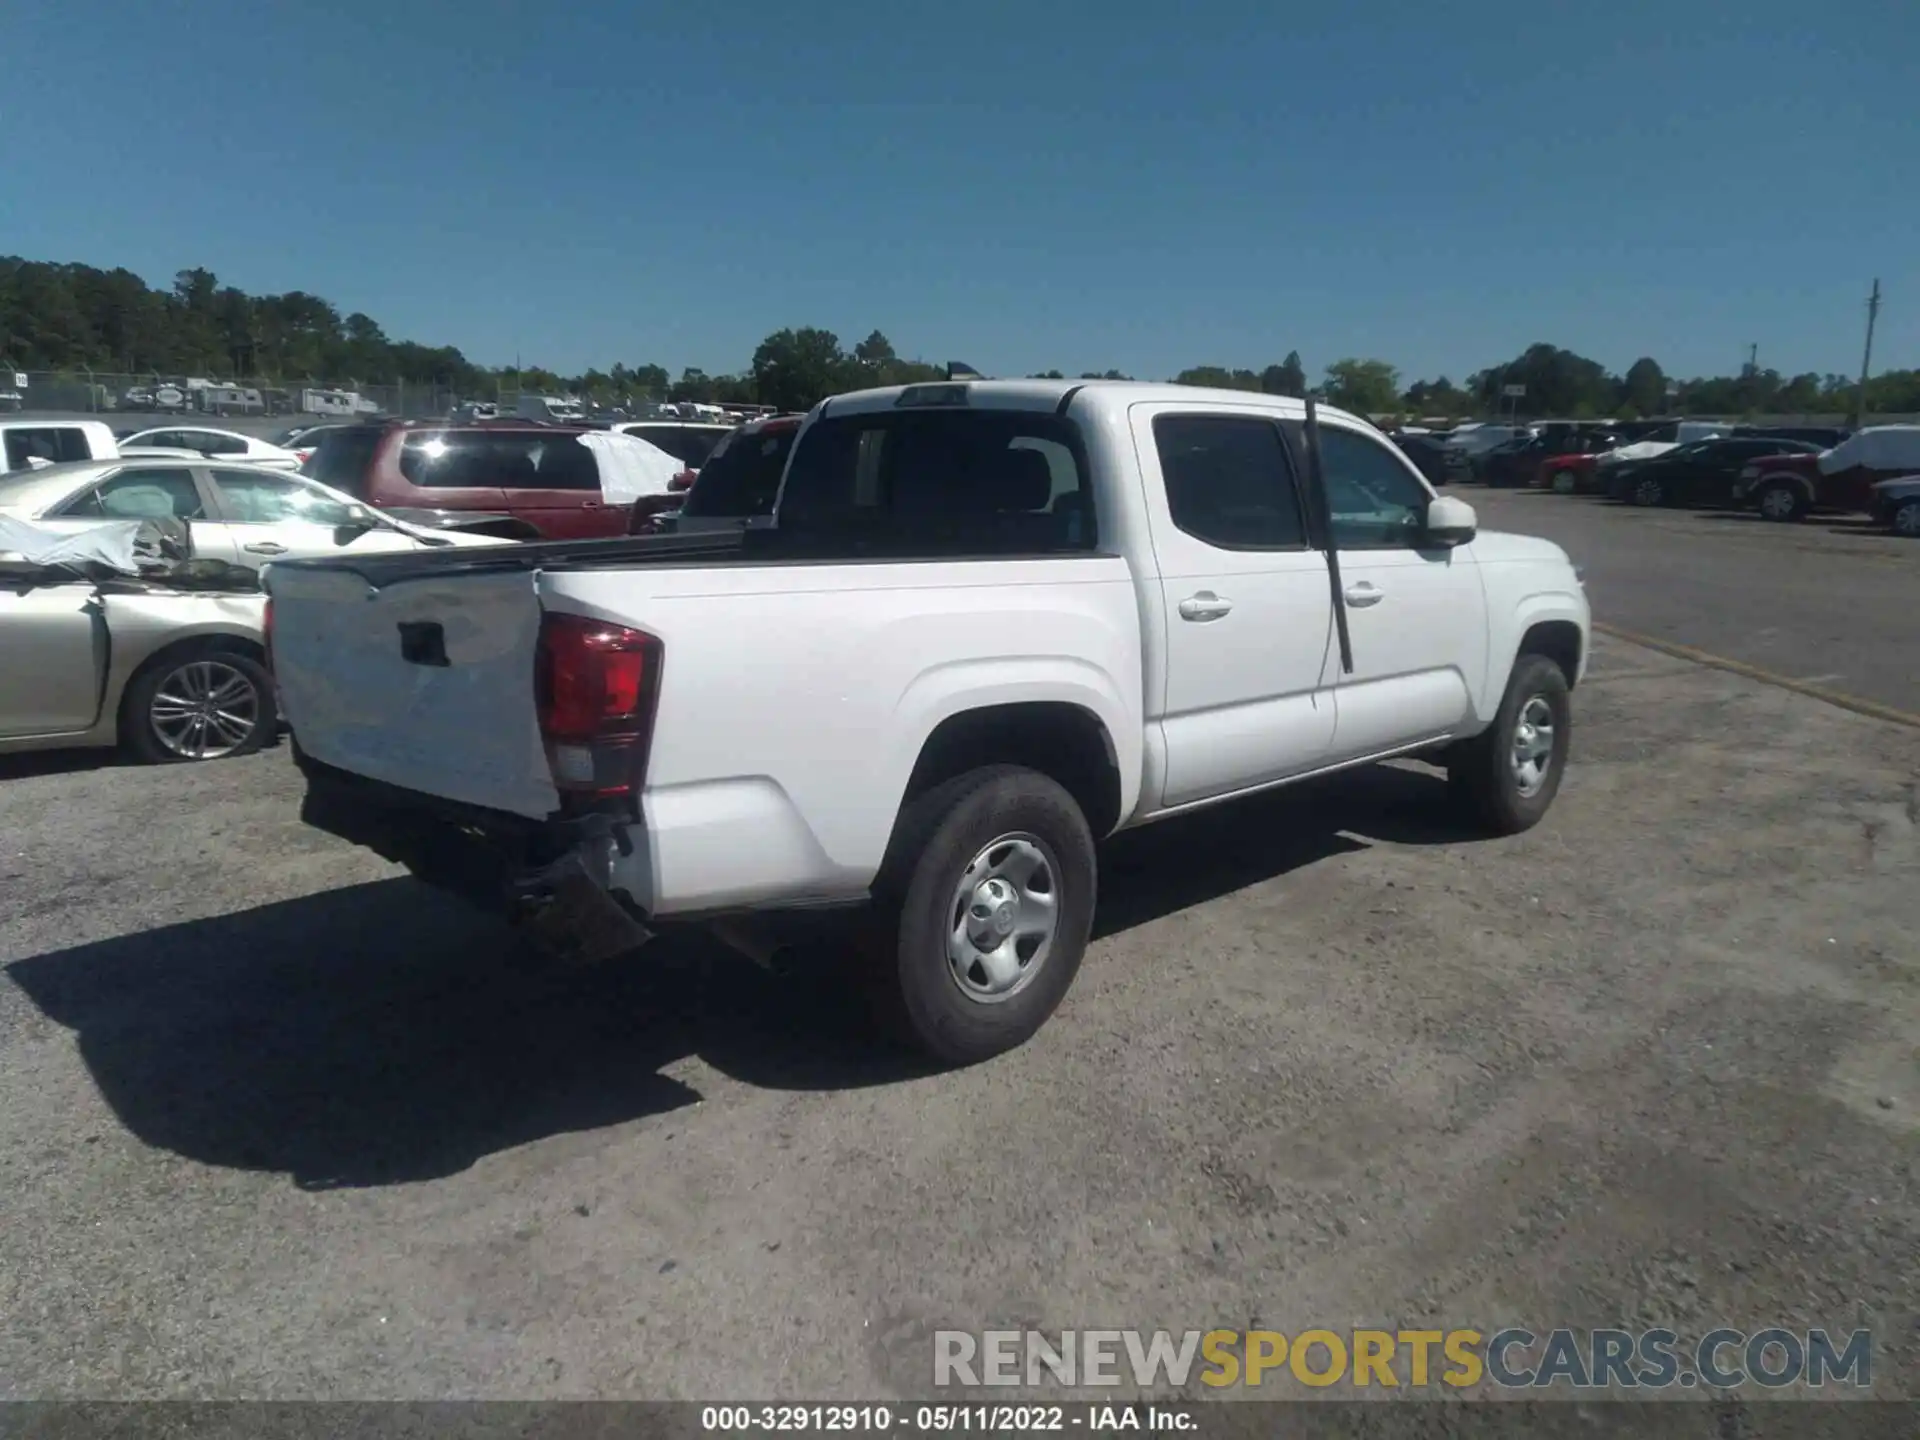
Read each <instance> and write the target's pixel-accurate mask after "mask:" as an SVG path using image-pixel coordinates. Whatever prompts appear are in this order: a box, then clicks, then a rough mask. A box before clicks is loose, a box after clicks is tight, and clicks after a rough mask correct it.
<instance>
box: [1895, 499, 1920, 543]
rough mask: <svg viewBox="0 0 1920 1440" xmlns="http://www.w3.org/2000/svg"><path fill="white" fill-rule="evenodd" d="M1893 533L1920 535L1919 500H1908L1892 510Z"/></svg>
mask: <svg viewBox="0 0 1920 1440" xmlns="http://www.w3.org/2000/svg"><path fill="white" fill-rule="evenodd" d="M1893 533H1894V534H1896V535H1914V536H1920V500H1909V501H1907V503H1906V504H1904V505H1902V506H1900V508H1899V509H1897V510H1895V511H1894V512H1893Z"/></svg>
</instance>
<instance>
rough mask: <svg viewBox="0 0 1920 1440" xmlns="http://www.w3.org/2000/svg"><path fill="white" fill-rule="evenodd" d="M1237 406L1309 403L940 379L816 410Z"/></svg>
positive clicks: (1084, 384)
mask: <svg viewBox="0 0 1920 1440" xmlns="http://www.w3.org/2000/svg"><path fill="white" fill-rule="evenodd" d="M1183 402H1184V403H1187V404H1195V405H1201V404H1205V405H1236V406H1245V407H1247V408H1248V409H1257V410H1271V411H1272V412H1273V413H1274V414H1276V415H1280V416H1283V417H1287V418H1291V419H1299V418H1300V417H1302V416H1304V415H1305V414H1306V412H1307V407H1306V402H1305V401H1303V400H1297V399H1295V398H1293V397H1292V396H1290V395H1268V394H1265V393H1263V392H1259V391H1252V390H1215V389H1208V388H1206V387H1203V386H1198V385H1175V384H1172V383H1171V382H1159V381H1151V380H936V381H932V382H930V383H927V384H921V385H888V386H884V387H882V388H880V389H875V390H855V391H853V392H851V393H849V394H846V395H835V396H832V397H831V398H829V399H826V400H823V401H821V402H820V403H819V404H818V405H816V406H814V408H813V414H814V415H815V416H816V417H817V416H820V415H822V414H826V415H850V414H865V413H871V412H873V411H877V410H891V409H917V408H921V407H926V408H936V407H940V406H956V407H966V408H971V409H980V410H1051V411H1054V412H1055V413H1057V414H1062V415H1064V414H1065V413H1066V412H1067V408H1068V406H1070V405H1072V406H1098V407H1100V408H1101V409H1103V410H1105V411H1107V412H1109V413H1120V412H1123V411H1124V410H1125V409H1126V408H1127V407H1128V406H1129V405H1136V404H1152V403H1165V404H1180V403H1183ZM1315 408H1316V410H1317V412H1318V413H1319V414H1321V415H1325V416H1330V417H1335V418H1338V419H1341V420H1350V421H1352V422H1354V423H1355V424H1357V425H1361V426H1364V427H1366V428H1368V429H1373V428H1375V427H1374V426H1373V424H1372V422H1371V421H1369V420H1367V419H1366V418H1365V417H1364V416H1361V415H1356V414H1353V413H1352V412H1350V411H1346V410H1340V409H1336V408H1335V407H1333V406H1331V405H1318V406H1316V407H1315Z"/></svg>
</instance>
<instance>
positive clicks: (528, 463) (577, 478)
mask: <svg viewBox="0 0 1920 1440" xmlns="http://www.w3.org/2000/svg"><path fill="white" fill-rule="evenodd" d="M400 473H401V475H403V476H404V477H406V480H407V483H408V484H410V485H415V486H418V487H419V488H421V489H425V490H466V489H482V490H596V491H597V490H598V489H599V488H600V467H599V466H598V465H597V464H595V463H594V458H593V452H592V451H591V450H589V449H587V447H586V446H584V445H582V444H581V443H580V441H579V439H578V438H577V437H575V436H572V435H566V434H538V433H526V434H504V435H500V434H492V435H489V434H481V433H477V432H474V433H466V434H461V433H448V434H428V435H422V436H418V437H412V436H410V437H408V439H407V442H406V443H405V444H404V445H403V446H401V449H400ZM314 478H315V479H317V480H319V479H323V478H324V477H321V476H318V475H316V476H315V477H314Z"/></svg>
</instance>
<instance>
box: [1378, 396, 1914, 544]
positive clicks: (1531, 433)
mask: <svg viewBox="0 0 1920 1440" xmlns="http://www.w3.org/2000/svg"><path fill="white" fill-rule="evenodd" d="M1392 438H1393V439H1394V441H1395V443H1397V444H1398V445H1399V446H1400V447H1401V449H1402V450H1403V451H1404V452H1405V453H1406V454H1407V456H1408V458H1409V459H1411V460H1413V462H1414V463H1415V464H1416V465H1417V466H1419V467H1420V468H1421V471H1422V473H1423V474H1426V475H1428V478H1429V479H1432V480H1434V481H1435V483H1439V481H1438V478H1437V477H1436V476H1435V474H1434V473H1433V469H1432V468H1431V467H1433V466H1435V465H1438V466H1440V467H1443V470H1444V474H1445V476H1446V477H1447V478H1449V479H1452V480H1465V479H1473V480H1477V481H1479V482H1481V483H1482V484H1485V485H1488V486H1490V487H1500V486H1511V487H1516V488H1538V489H1547V490H1553V491H1555V492H1557V493H1560V494H1563V495H1600V496H1605V497H1606V498H1608V499H1610V500H1615V501H1619V502H1621V503H1623V504H1629V505H1640V506H1663V505H1691V506H1707V507H1712V506H1732V507H1741V508H1749V509H1752V510H1754V511H1756V512H1757V513H1758V514H1759V515H1760V516H1761V517H1762V518H1763V519H1767V520H1773V521H1780V522H1786V521H1794V520H1800V519H1804V518H1805V517H1806V516H1808V515H1810V514H1813V513H1815V512H1828V513H1851V514H1864V515H1867V516H1869V517H1871V518H1872V519H1873V520H1874V522H1875V523H1876V524H1879V525H1881V526H1883V527H1885V528H1887V529H1890V530H1892V531H1893V532H1894V533H1895V534H1898V535H1903V536H1911V537H1916V538H1920V426H1914V425H1877V426H1869V427H1868V428H1866V429H1864V430H1861V431H1858V432H1849V431H1847V430H1844V429H1839V428H1827V427H1822V426H1779V427H1771V426H1760V425H1727V424H1721V423H1718V422H1712V421H1690V420H1671V421H1663V422H1656V423H1652V424H1649V423H1645V422H1640V423H1637V424H1634V425H1613V424H1610V423H1606V422H1581V423H1573V422H1567V423H1561V424H1554V423H1548V424H1543V425H1538V426H1522V427H1513V426H1497V425H1484V426H1483V425H1476V426H1473V427H1472V428H1470V429H1467V430H1464V431H1463V432H1454V433H1453V434H1440V433H1437V432H1431V431H1423V432H1395V433H1394V434H1393V436H1392Z"/></svg>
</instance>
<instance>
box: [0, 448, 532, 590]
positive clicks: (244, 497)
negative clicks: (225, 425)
mask: <svg viewBox="0 0 1920 1440" xmlns="http://www.w3.org/2000/svg"><path fill="white" fill-rule="evenodd" d="M0 514H4V515H11V516H13V517H15V518H16V519H21V520H31V521H33V522H35V523H36V524H39V525H42V526H45V527H47V528H48V529H53V530H72V529H80V528H84V527H85V526H88V525H93V524H98V523H99V522H100V521H102V520H167V519H172V520H184V521H187V522H188V523H189V524H190V525H191V526H192V533H193V547H194V554H195V555H196V556H197V557H199V558H201V559H208V560H225V561H228V562H229V563H231V564H235V565H246V566H248V567H250V568H252V569H255V570H257V569H259V568H260V567H261V566H262V565H265V564H266V563H267V562H268V561H271V560H304V559H311V558H317V557H320V556H332V555H340V554H342V553H347V554H373V553H378V552H382V551H390V550H418V549H421V548H423V547H428V546H439V545H499V544H504V543H508V542H506V541H504V540H502V539H500V538H499V537H496V536H491V535H472V534H467V533H464V532H461V531H453V530H430V529H426V528H424V527H421V526H417V525H410V524H408V523H407V522H405V521H403V520H399V519H396V518H395V517H393V516H391V515H388V514H386V513H385V512H383V511H379V510H376V509H374V508H373V507H372V506H370V505H363V504H361V503H360V502H359V501H357V500H355V499H353V497H351V496H349V495H344V494H342V493H341V492H340V491H338V490H335V489H333V488H332V487H331V486H328V485H322V484H321V483H320V482H319V481H318V480H314V479H311V478H309V477H308V476H305V475H297V474H291V473H289V472H287V471H284V470H271V469H267V468H265V467H263V466H254V465H222V464H216V463H213V462H211V461H206V460H197V461H196V460H181V459H149V458H146V457H142V456H124V457H122V458H120V459H117V460H85V461H79V462H76V463H74V464H69V465H48V466H45V467H44V468H42V469H39V470H27V471H21V472H19V473H17V474H13V475H8V476H6V477H4V478H0Z"/></svg>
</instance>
